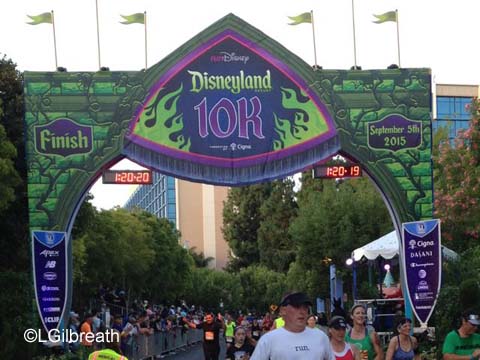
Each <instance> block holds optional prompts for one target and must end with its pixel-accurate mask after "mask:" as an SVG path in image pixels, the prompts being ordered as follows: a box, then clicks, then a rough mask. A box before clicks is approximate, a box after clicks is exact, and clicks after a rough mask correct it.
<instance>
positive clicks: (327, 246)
mask: <svg viewBox="0 0 480 360" xmlns="http://www.w3.org/2000/svg"><path fill="white" fill-rule="evenodd" d="M317 181H319V182H322V184H321V186H320V188H322V189H323V190H322V191H318V188H319V185H318V184H315V182H313V183H312V182H305V183H304V184H303V186H302V189H301V191H300V193H299V196H298V198H299V201H298V205H299V210H298V216H297V218H296V219H295V220H294V221H293V222H292V223H291V226H290V234H291V235H292V238H293V240H294V241H295V244H296V245H297V249H298V252H297V261H298V262H299V266H301V267H302V268H304V269H309V271H310V274H311V276H312V277H313V279H312V283H313V284H315V286H316V288H315V289H312V291H315V292H316V293H317V294H319V295H321V296H322V297H327V296H328V294H329V287H328V278H329V269H328V266H327V265H329V262H330V261H329V259H331V262H332V263H333V264H344V262H345V259H347V258H349V257H350V254H351V252H352V250H353V249H355V248H357V247H359V246H363V245H365V244H366V243H368V242H370V241H372V240H373V239H376V238H378V237H380V236H381V235H384V234H385V233H387V232H388V231H389V230H390V229H391V228H392V221H391V219H390V216H389V214H388V211H387V209H386V207H385V205H384V204H383V200H382V199H381V197H380V195H379V194H378V192H377V191H376V190H375V188H374V187H373V186H372V184H371V183H370V182H369V180H368V179H352V180H348V181H346V182H344V183H340V184H336V183H335V182H334V181H333V180H317ZM308 184H312V185H313V186H312V187H310V186H308ZM323 260H324V261H323Z"/></svg>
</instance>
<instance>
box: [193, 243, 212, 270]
mask: <svg viewBox="0 0 480 360" xmlns="http://www.w3.org/2000/svg"><path fill="white" fill-rule="evenodd" d="M196 250H197V248H196V246H193V247H191V248H190V249H188V253H189V254H190V256H191V257H192V259H193V262H194V263H195V267H197V268H205V267H208V264H209V263H210V261H212V260H213V259H214V258H213V257H212V256H208V257H205V254H204V253H203V251H200V252H199V253H197V251H196Z"/></svg>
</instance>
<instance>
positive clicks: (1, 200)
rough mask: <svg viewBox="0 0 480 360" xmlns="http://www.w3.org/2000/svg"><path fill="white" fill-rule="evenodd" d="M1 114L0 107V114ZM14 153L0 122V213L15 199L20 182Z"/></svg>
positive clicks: (13, 148)
mask: <svg viewBox="0 0 480 360" xmlns="http://www.w3.org/2000/svg"><path fill="white" fill-rule="evenodd" d="M0 104H1V100H0ZM1 114H2V109H1V108H0V116H1ZM16 155H17V152H16V150H15V147H14V146H13V144H12V143H11V142H10V141H9V140H8V138H7V133H6V131H5V128H4V127H3V126H2V125H1V124H0V213H2V212H4V211H5V210H6V209H7V208H8V207H9V205H10V204H11V203H12V202H13V201H14V200H15V187H16V186H17V185H19V184H20V177H19V176H18V173H17V171H16V170H15V166H14V162H13V160H14V158H15V157H16Z"/></svg>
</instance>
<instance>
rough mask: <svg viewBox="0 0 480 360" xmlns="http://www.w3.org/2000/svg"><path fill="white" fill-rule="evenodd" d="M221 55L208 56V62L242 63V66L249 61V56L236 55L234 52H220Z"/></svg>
mask: <svg viewBox="0 0 480 360" xmlns="http://www.w3.org/2000/svg"><path fill="white" fill-rule="evenodd" d="M220 54H221V55H212V56H210V61H211V62H214V63H216V62H225V63H229V62H242V63H243V64H246V63H247V62H248V60H250V56H246V55H237V54H235V53H234V52H231V53H228V52H226V51H221V52H220Z"/></svg>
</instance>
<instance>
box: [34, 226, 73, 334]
mask: <svg viewBox="0 0 480 360" xmlns="http://www.w3.org/2000/svg"><path fill="white" fill-rule="evenodd" d="M66 238H67V234H66V233H65V232H61V231H32V259H33V274H34V285H35V298H36V301H37V308H38V312H39V314H40V318H41V319H42V323H43V326H44V328H45V330H46V331H47V332H48V331H50V330H52V329H58V326H59V324H60V322H61V320H62V317H63V313H64V311H65V302H66V299H67V296H66V294H67V278H68V277H67V239H66Z"/></svg>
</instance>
